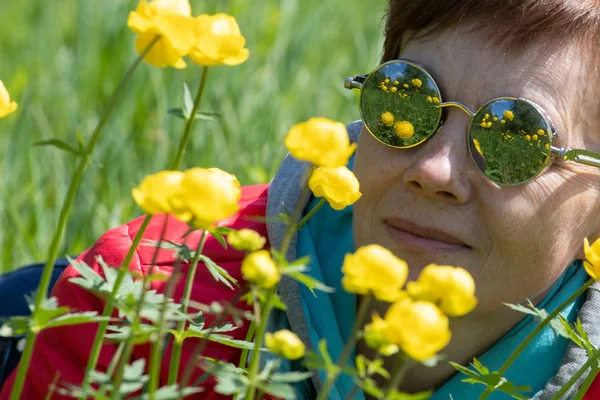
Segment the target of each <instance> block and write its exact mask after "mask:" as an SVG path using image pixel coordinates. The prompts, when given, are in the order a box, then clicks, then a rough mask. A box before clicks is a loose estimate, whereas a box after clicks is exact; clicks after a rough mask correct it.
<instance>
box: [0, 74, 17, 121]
mask: <svg viewBox="0 0 600 400" xmlns="http://www.w3.org/2000/svg"><path fill="white" fill-rule="evenodd" d="M16 109H17V103H16V102H14V101H10V94H8V90H6V87H5V86H4V83H2V81H0V118H4V117H6V116H7V115H8V114H12V113H13V112H15V110H16Z"/></svg>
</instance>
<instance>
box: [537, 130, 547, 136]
mask: <svg viewBox="0 0 600 400" xmlns="http://www.w3.org/2000/svg"><path fill="white" fill-rule="evenodd" d="M537 134H538V135H540V136H544V135H545V134H546V132H545V131H544V130H543V129H540V130H538V131H537Z"/></svg>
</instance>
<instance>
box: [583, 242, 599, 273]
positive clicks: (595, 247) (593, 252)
mask: <svg viewBox="0 0 600 400" xmlns="http://www.w3.org/2000/svg"><path fill="white" fill-rule="evenodd" d="M583 252H584V253H585V261H584V262H583V266H584V267H585V270H586V271H587V273H588V274H589V275H590V276H591V277H592V278H594V279H595V280H598V279H599V278H600V239H596V241H595V242H594V243H593V244H592V245H591V246H590V242H589V241H588V238H585V239H583Z"/></svg>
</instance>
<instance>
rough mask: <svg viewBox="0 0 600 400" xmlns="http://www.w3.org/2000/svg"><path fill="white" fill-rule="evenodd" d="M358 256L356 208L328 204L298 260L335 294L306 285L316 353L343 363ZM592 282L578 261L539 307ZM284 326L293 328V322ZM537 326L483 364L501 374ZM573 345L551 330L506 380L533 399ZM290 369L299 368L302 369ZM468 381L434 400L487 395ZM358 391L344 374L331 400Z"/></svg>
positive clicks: (572, 310)
mask: <svg viewBox="0 0 600 400" xmlns="http://www.w3.org/2000/svg"><path fill="white" fill-rule="evenodd" d="M351 165H352V161H351ZM318 201H319V199H317V198H313V199H311V201H310V202H309V204H308V205H307V207H306V209H305V213H307V212H308V211H309V210H310V209H312V208H313V207H314V206H315V205H316V204H317V203H318ZM353 251H354V242H353V237H352V207H347V208H346V209H344V210H342V211H335V210H333V209H332V208H330V207H329V206H328V205H327V204H325V205H324V206H323V207H322V208H321V209H320V210H319V211H317V213H316V214H315V216H314V217H313V218H311V220H309V222H308V223H307V224H306V225H304V227H302V229H301V230H300V232H299V236H298V246H297V257H298V258H300V257H303V256H310V257H311V264H310V267H311V268H310V275H311V276H312V277H314V278H316V279H318V280H320V281H321V282H324V283H325V284H326V285H327V286H330V287H333V288H334V289H335V292H334V293H331V294H328V293H323V292H316V296H315V295H314V294H312V293H311V292H310V291H309V290H308V289H307V288H306V287H304V286H301V289H300V294H301V297H302V305H303V307H304V312H305V315H306V318H307V323H308V327H309V334H310V341H311V344H312V347H313V348H315V349H316V348H317V345H318V343H319V341H320V340H321V339H322V338H326V339H327V349H328V351H329V353H330V354H331V356H332V358H333V359H334V360H335V359H337V358H338V356H339V354H340V353H341V351H342V349H343V347H344V343H345V342H346V340H347V339H348V336H349V335H350V331H351V329H352V325H353V323H354V320H355V315H356V295H354V294H350V293H347V292H345V291H344V290H343V288H342V286H341V278H342V272H341V265H342V262H343V258H344V256H345V254H347V253H351V252H353ZM587 279H588V276H587V273H586V272H585V270H584V268H582V266H581V263H580V261H579V260H575V262H573V264H572V265H570V266H569V267H568V268H567V270H566V271H565V272H564V274H563V275H562V276H561V277H560V279H558V281H557V282H556V284H555V285H554V286H553V287H552V289H551V290H550V292H549V293H548V295H547V296H546V297H545V298H544V299H543V300H542V302H541V303H540V304H539V305H538V307H540V308H545V309H546V310H547V311H548V312H552V311H553V310H554V309H556V307H557V306H558V305H559V304H560V303H562V302H563V301H564V300H565V299H566V298H567V297H569V296H570V295H571V294H572V293H573V292H575V291H576V290H577V289H578V288H579V287H581V286H582V285H583V284H584V283H585V281H586V280H587ZM583 300H584V296H580V297H579V298H578V300H576V301H575V302H574V303H572V304H571V305H570V306H569V307H567V308H566V309H565V310H564V311H563V313H562V314H563V315H564V316H565V317H566V318H567V319H568V320H569V321H571V322H573V321H575V319H576V318H577V314H578V312H579V308H580V307H581V304H582V303H583ZM283 323H284V324H285V325H287V322H283ZM280 324H281V323H280ZM535 326H536V324H535V322H534V320H533V318H532V317H531V316H527V317H525V318H524V319H523V320H521V322H519V323H518V324H517V325H516V326H515V327H513V329H512V330H511V331H510V332H508V333H507V334H506V335H505V336H504V337H503V338H502V339H500V340H499V341H498V342H497V343H496V344H495V345H494V346H493V347H492V348H491V349H490V350H488V351H487V352H486V353H484V354H483V355H481V356H480V357H479V360H480V361H481V362H482V363H483V364H484V365H485V366H487V367H488V368H489V369H490V370H497V369H498V368H499V367H500V365H501V364H502V362H503V361H504V360H506V359H507V357H508V356H509V355H510V354H511V353H512V351H513V350H514V349H515V348H516V347H517V346H518V345H519V343H521V342H522V341H523V339H524V338H525V337H526V336H527V334H528V333H529V332H531V331H532V330H533V329H534V328H535ZM567 345H568V341H567V340H566V339H564V338H562V337H560V338H556V336H555V334H554V333H553V331H552V329H551V328H549V327H548V328H546V329H544V330H543V331H542V332H541V334H540V335H538V337H537V338H536V339H535V340H534V341H533V342H532V343H531V344H530V345H529V346H528V347H527V348H526V349H525V351H524V352H523V353H521V355H520V356H519V357H518V358H517V360H516V361H515V362H514V364H513V365H512V366H511V368H510V369H509V370H508V372H507V373H506V375H505V376H506V378H507V379H509V380H510V381H512V382H514V383H515V384H517V385H528V386H530V387H531V388H532V392H531V393H530V395H531V396H533V395H534V394H535V393H537V392H538V391H540V390H542V389H543V387H544V385H545V383H546V382H547V381H548V380H549V379H550V378H552V377H553V376H554V374H555V373H556V371H557V369H558V366H559V363H560V361H561V359H562V357H563V355H564V354H565V351H566V349H567ZM353 356H354V355H353ZM290 367H291V368H292V369H294V368H297V366H290ZM321 377H322V378H323V381H324V378H325V376H324V373H321ZM464 378H465V376H464V375H462V374H457V375H455V376H454V377H453V378H451V379H450V380H449V381H447V382H446V383H445V384H444V385H443V386H442V387H440V388H439V389H438V390H437V391H436V392H435V394H434V395H433V397H432V400H448V399H449V398H450V395H453V397H454V399H460V400H471V399H477V397H478V396H479V395H480V394H481V392H482V391H483V386H482V385H471V384H468V383H463V382H461V381H462V379H464ZM308 386H309V383H308V381H306V382H304V383H303V384H300V385H298V386H297V388H296V392H297V397H298V398H299V399H302V400H309V399H310V398H311V397H310V396H311V394H309V393H310V391H309V388H308ZM353 387H354V383H353V381H352V378H351V377H349V376H347V375H342V376H341V377H340V378H339V379H338V381H337V382H336V385H335V388H334V389H333V390H332V391H331V393H330V395H329V399H330V400H338V399H341V400H343V399H345V398H346V397H347V396H348V394H349V393H350V392H351V391H352V389H353ZM505 398H507V396H506V395H504V394H502V393H498V392H494V394H492V395H491V396H490V397H489V399H490V400H500V399H505ZM354 399H357V400H362V399H364V394H362V393H360V394H358V395H356V396H355V397H354Z"/></svg>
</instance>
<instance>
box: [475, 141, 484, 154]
mask: <svg viewBox="0 0 600 400" xmlns="http://www.w3.org/2000/svg"><path fill="white" fill-rule="evenodd" d="M473 144H474V145H475V148H476V149H477V151H478V152H479V154H481V155H483V150H481V145H480V144H479V140H477V139H473Z"/></svg>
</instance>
